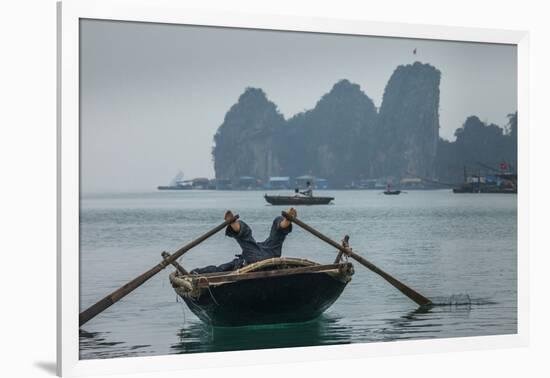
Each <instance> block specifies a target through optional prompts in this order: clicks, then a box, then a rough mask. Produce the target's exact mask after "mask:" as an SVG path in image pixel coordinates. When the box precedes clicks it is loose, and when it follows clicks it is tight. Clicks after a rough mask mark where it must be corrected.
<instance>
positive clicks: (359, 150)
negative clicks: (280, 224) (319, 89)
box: [282, 80, 376, 186]
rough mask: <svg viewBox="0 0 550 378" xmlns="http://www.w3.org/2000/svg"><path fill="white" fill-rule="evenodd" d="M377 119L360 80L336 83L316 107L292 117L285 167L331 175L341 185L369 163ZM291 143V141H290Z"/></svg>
mask: <svg viewBox="0 0 550 378" xmlns="http://www.w3.org/2000/svg"><path fill="white" fill-rule="evenodd" d="M375 122H376V108H375V106H374V103H373V102H372V100H371V99H370V98H369V97H368V96H367V95H366V94H365V93H363V91H361V88H360V87H359V85H357V84H352V83H350V82H349V81H348V80H341V81H339V82H338V83H336V84H335V85H334V86H333V87H332V89H331V90H330V92H328V93H327V94H325V95H324V96H323V97H322V98H321V100H319V102H318V103H317V104H316V106H315V108H313V109H312V110H310V111H307V112H305V113H300V114H298V115H296V116H295V117H293V118H292V119H290V120H289V122H288V128H287V133H288V136H287V137H286V138H285V139H286V140H290V141H292V142H290V145H288V146H289V147H291V148H289V149H288V150H287V151H284V153H283V154H282V155H283V156H284V162H285V163H284V166H285V167H289V169H286V170H285V171H286V172H288V174H289V175H291V176H297V175H301V174H304V173H308V174H313V175H315V176H317V177H323V178H328V179H329V180H330V181H331V183H332V184H333V185H336V186H341V185H344V184H346V183H348V182H349V179H350V177H354V176H356V175H358V174H359V173H360V172H361V171H362V170H363V169H364V167H366V165H367V162H366V160H365V159H366V158H367V154H366V152H367V151H368V148H367V146H366V145H367V144H368V143H369V138H370V135H371V132H372V129H373V127H374V123H375ZM287 143H288V142H287Z"/></svg>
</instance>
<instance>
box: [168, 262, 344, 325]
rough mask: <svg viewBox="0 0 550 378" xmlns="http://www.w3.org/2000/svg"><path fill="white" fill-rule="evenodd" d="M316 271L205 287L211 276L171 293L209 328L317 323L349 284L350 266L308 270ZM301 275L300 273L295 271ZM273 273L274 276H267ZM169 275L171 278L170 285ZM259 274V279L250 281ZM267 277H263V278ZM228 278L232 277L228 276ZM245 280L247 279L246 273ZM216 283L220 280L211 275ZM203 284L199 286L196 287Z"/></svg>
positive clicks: (278, 273)
mask: <svg viewBox="0 0 550 378" xmlns="http://www.w3.org/2000/svg"><path fill="white" fill-rule="evenodd" d="M312 267H313V269H317V270H318V271H311V272H303V270H304V269H308V268H301V269H302V272H301V273H297V274H285V273H284V272H282V270H277V271H275V272H274V273H273V272H265V271H261V272H259V273H258V272H255V273H252V274H250V275H249V276H251V277H252V278H250V279H249V278H246V277H244V278H246V279H239V280H237V281H234V282H222V283H220V282H213V283H211V284H205V281H207V280H208V279H210V280H213V281H214V278H212V277H213V276H212V275H211V276H209V275H205V277H203V278H200V279H197V280H195V281H193V282H194V283H193V289H192V290H188V291H182V290H181V288H176V287H175V289H176V292H177V293H178V294H179V295H180V297H181V298H182V299H183V300H184V301H185V303H186V304H187V306H188V307H189V309H190V310H191V311H192V312H193V313H194V314H195V315H196V316H197V317H198V318H199V319H200V320H202V321H203V322H205V323H207V324H210V325H212V326H219V327H236V326H247V325H257V324H273V323H295V322H305V321H309V320H312V319H315V318H317V317H318V316H319V315H321V314H322V313H323V312H324V311H325V310H326V309H328V308H329V307H330V306H331V305H332V304H333V303H334V302H335V301H336V300H337V299H338V297H339V296H340V294H341V293H342V291H343V290H344V288H345V287H346V285H347V283H348V282H349V281H350V280H351V275H352V274H353V266H352V265H351V264H349V263H346V264H336V265H331V266H328V265H327V266H326V267H332V268H331V269H328V268H327V269H325V270H320V269H322V268H323V267H324V266H321V265H318V264H316V265H313V266H312ZM298 270H300V269H298ZM271 273H273V274H274V275H275V276H269V275H270V274H271ZM174 274H176V273H172V275H171V281H172V285H173V286H174V283H175V281H176V280H174ZM255 275H262V276H263V277H256V278H254V277H255ZM265 275H268V276H265ZM231 276H232V277H233V278H243V277H235V276H237V274H232V275H231ZM245 276H246V274H245ZM214 277H217V278H218V280H219V279H220V275H217V276H216V275H214ZM201 285H202V286H201Z"/></svg>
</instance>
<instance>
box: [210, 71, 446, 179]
mask: <svg viewBox="0 0 550 378" xmlns="http://www.w3.org/2000/svg"><path fill="white" fill-rule="evenodd" d="M440 76H441V74H440V72H439V71H438V70H437V69H436V68H434V67H433V66H431V65H429V64H421V63H419V62H416V63H414V64H412V65H405V66H399V67H397V69H396V70H395V71H394V73H393V75H392V76H391V78H390V80H389V82H388V84H387V86H386V89H385V92H384V96H383V102H382V106H381V108H380V112H379V113H377V111H376V108H375V106H374V104H373V102H372V100H371V99H370V98H369V97H368V96H367V95H366V94H365V93H364V92H363V91H362V90H361V88H360V87H359V86H358V85H357V84H353V83H350V82H349V81H348V80H341V81H339V82H338V83H336V84H335V85H334V86H333V88H332V89H331V90H330V91H329V92H328V93H327V94H325V95H324V96H323V97H322V98H321V99H320V100H319V102H318V103H317V104H316V106H315V108H313V109H311V110H309V111H306V112H303V113H299V114H297V115H296V116H294V117H292V118H291V119H289V120H288V121H285V119H284V118H283V116H282V115H281V114H280V113H279V112H278V111H277V107H276V106H275V104H273V103H272V102H270V101H269V100H268V99H267V98H266V95H265V93H264V92H263V91H262V90H261V89H254V88H248V89H247V90H246V91H245V92H244V93H243V94H242V95H241V97H240V98H239V100H238V102H237V103H236V104H235V105H233V107H232V108H231V109H230V110H229V112H228V113H227V114H226V116H225V119H224V122H223V124H222V125H221V126H220V127H219V129H218V132H217V133H216V135H215V137H214V141H215V147H214V150H213V156H214V167H215V171H216V177H217V178H229V179H237V178H238V177H239V176H254V177H257V178H261V179H264V180H265V179H267V178H268V177H269V176H275V175H285V176H287V175H288V176H293V177H296V176H300V175H303V174H311V175H314V176H317V177H323V178H328V179H329V180H330V182H331V185H332V186H334V187H343V186H344V185H346V184H349V183H350V182H351V181H352V180H356V179H358V178H379V177H387V176H394V177H396V178H399V177H406V176H414V175H418V176H421V177H434V175H435V160H436V156H437V148H438V141H439V82H440Z"/></svg>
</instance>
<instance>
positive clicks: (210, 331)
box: [172, 315, 352, 353]
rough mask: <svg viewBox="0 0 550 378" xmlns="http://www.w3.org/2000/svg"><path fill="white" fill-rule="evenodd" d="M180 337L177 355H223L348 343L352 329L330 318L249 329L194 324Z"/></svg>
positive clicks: (183, 329)
mask: <svg viewBox="0 0 550 378" xmlns="http://www.w3.org/2000/svg"><path fill="white" fill-rule="evenodd" d="M178 337H179V342H178V343H177V344H174V345H172V349H173V350H174V352H175V353H197V352H221V351H229V350H249V349H266V348H288V347H303V346H313V345H327V344H349V343H350V342H351V340H352V327H351V326H349V325H344V324H343V322H342V321H341V319H340V318H338V317H334V316H329V315H322V316H320V317H319V318H317V319H315V320H312V321H309V322H304V323H293V324H291V323H288V324H272V325H257V326H247V327H210V326H207V325H205V324H203V323H200V322H192V323H189V324H187V325H186V326H185V327H183V328H182V329H181V330H180V331H179V333H178Z"/></svg>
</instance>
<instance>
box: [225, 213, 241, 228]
mask: <svg viewBox="0 0 550 378" xmlns="http://www.w3.org/2000/svg"><path fill="white" fill-rule="evenodd" d="M234 217H235V216H234V215H233V212H232V211H231V210H227V211H226V212H225V214H224V215H223V219H224V220H225V221H226V222H227V221H230V220H231V219H233V218H234ZM230 226H231V228H232V229H233V231H235V232H239V231H240V230H241V224H240V223H239V222H235V221H234V222H232V223H231V224H230Z"/></svg>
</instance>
